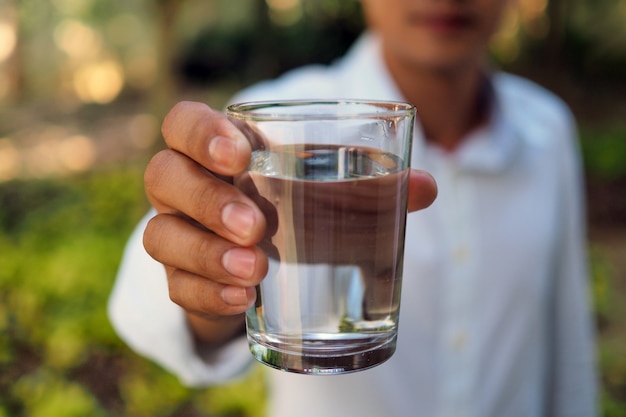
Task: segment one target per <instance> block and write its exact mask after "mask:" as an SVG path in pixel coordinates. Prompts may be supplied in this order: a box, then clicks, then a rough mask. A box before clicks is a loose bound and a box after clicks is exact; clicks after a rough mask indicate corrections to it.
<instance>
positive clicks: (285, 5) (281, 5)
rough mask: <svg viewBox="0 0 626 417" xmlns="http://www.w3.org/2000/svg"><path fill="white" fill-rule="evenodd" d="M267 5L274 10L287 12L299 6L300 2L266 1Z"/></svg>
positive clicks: (296, 0)
mask: <svg viewBox="0 0 626 417" xmlns="http://www.w3.org/2000/svg"><path fill="white" fill-rule="evenodd" d="M267 5H268V6H270V8H272V9H276V10H289V9H293V8H295V7H297V6H299V5H300V0H267Z"/></svg>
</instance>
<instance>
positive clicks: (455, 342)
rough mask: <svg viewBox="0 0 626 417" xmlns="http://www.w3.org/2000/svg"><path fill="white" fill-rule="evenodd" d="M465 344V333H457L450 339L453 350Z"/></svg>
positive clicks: (461, 347) (459, 348)
mask: <svg viewBox="0 0 626 417" xmlns="http://www.w3.org/2000/svg"><path fill="white" fill-rule="evenodd" d="M466 344H467V336H465V333H458V334H457V335H456V336H454V338H453V339H452V347H453V348H454V349H455V350H461V349H463V348H464V347H465V345H466Z"/></svg>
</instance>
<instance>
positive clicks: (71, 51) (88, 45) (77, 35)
mask: <svg viewBox="0 0 626 417" xmlns="http://www.w3.org/2000/svg"><path fill="white" fill-rule="evenodd" d="M54 42H55V44H56V46H57V47H58V48H59V49H60V50H62V51H63V52H65V53H66V54H68V55H69V56H70V57H72V58H77V59H78V58H82V59H84V58H88V57H94V56H97V55H98V53H99V52H100V51H101V49H102V40H101V39H100V36H99V35H98V34H97V33H96V31H94V30H93V29H92V28H90V27H89V26H87V25H86V24H84V23H82V22H79V21H78V20H65V21H63V22H61V23H60V24H58V25H57V27H56V28H55V29H54Z"/></svg>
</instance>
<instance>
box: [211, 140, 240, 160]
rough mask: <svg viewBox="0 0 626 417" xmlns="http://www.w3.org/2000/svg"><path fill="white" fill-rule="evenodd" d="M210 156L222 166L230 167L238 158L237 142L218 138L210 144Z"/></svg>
mask: <svg viewBox="0 0 626 417" xmlns="http://www.w3.org/2000/svg"><path fill="white" fill-rule="evenodd" d="M209 155H210V156H211V159H213V161H215V162H217V163H218V164H220V165H230V164H231V163H232V161H234V160H235V158H236V156H237V142H236V140H233V139H229V138H226V137H224V136H216V137H214V138H213V139H211V142H209Z"/></svg>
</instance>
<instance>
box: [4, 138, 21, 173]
mask: <svg viewBox="0 0 626 417" xmlns="http://www.w3.org/2000/svg"><path fill="white" fill-rule="evenodd" d="M19 173H20V153H19V151H18V150H17V149H16V148H15V146H14V145H13V143H12V142H11V140H10V139H8V138H0V181H9V180H12V179H14V178H16V177H17V176H18V175H19Z"/></svg>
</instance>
